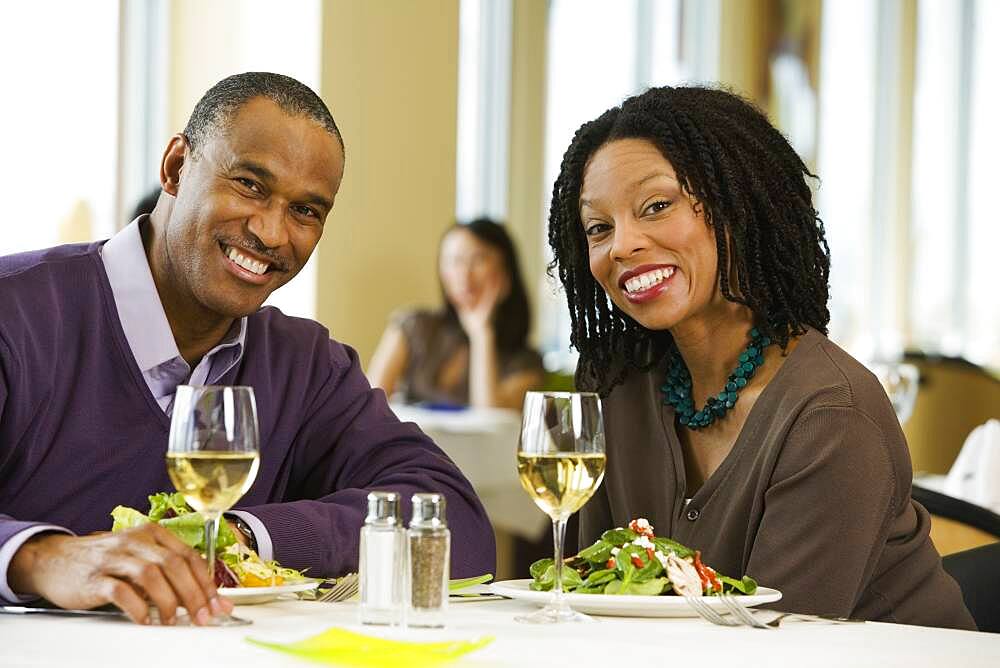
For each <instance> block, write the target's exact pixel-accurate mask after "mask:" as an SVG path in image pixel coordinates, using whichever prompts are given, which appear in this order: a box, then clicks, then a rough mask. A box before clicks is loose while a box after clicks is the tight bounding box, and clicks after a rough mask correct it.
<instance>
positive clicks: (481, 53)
mask: <svg viewBox="0 0 1000 668" xmlns="http://www.w3.org/2000/svg"><path fill="white" fill-rule="evenodd" d="M511 11H512V8H511V2H510V0H462V4H461V8H460V17H459V23H460V27H459V57H458V95H459V98H458V156H457V158H458V165H457V168H456V172H457V184H456V202H455V215H456V217H457V218H458V220H461V221H468V220H472V219H473V218H478V217H479V216H488V217H490V218H493V219H495V220H504V219H505V218H506V217H507V169H508V163H509V161H508V159H507V149H508V144H509V141H510V49H511Z"/></svg>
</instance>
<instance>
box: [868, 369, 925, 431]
mask: <svg viewBox="0 0 1000 668" xmlns="http://www.w3.org/2000/svg"><path fill="white" fill-rule="evenodd" d="M871 370H872V373H874V374H875V376H876V377H878V379H879V382H880V383H882V387H883V388H885V393H886V394H887V395H889V401H890V402H891V403H892V408H893V410H894V411H896V418H897V419H898V420H899V424H906V421H907V420H909V419H910V415H911V414H912V413H913V404H914V403H915V402H916V400H917V385H918V381H919V380H920V370H919V369H917V367H915V366H914V365H912V364H906V363H904V362H883V363H878V364H872V365H871Z"/></svg>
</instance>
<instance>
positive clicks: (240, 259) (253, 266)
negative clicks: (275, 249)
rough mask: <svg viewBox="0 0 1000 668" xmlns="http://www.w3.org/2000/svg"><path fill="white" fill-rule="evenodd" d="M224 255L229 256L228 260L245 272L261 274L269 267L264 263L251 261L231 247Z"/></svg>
mask: <svg viewBox="0 0 1000 668" xmlns="http://www.w3.org/2000/svg"><path fill="white" fill-rule="evenodd" d="M226 255H227V256H229V259H230V260H232V261H233V262H235V263H236V264H238V265H240V266H241V267H243V268H244V269H246V270H247V271H252V272H253V273H255V274H263V273H264V272H265V271H267V268H268V267H269V266H270V265H269V264H268V263H266V262H257V260H251V259H250V258H248V257H246V256H245V255H242V254H241V253H240V252H239V251H237V250H236V249H235V248H233V247H232V246H230V247H229V250H227V251H226Z"/></svg>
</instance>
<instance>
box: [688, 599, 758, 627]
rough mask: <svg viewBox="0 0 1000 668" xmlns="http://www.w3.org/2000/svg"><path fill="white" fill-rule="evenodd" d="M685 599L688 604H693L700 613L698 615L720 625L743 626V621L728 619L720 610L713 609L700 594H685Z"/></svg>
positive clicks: (692, 607) (692, 606)
mask: <svg viewBox="0 0 1000 668" xmlns="http://www.w3.org/2000/svg"><path fill="white" fill-rule="evenodd" d="M684 600H685V601H687V604H688V605H689V606H691V609H692V610H694V611H695V612H697V613H698V616H699V617H701V618H702V619H704V620H705V621H707V622H711V623H712V624H716V625H718V626H742V625H743V622H739V621H736V620H735V619H726V618H725V617H723V616H722V615H720V614H719V613H718V612H716V611H715V610H713V609H712V607H711V606H710V605H708V604H707V603H705V602H704V601H703V600H701V597H700V596H685V597H684Z"/></svg>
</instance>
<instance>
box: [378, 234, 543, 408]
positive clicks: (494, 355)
mask: <svg viewBox="0 0 1000 668" xmlns="http://www.w3.org/2000/svg"><path fill="white" fill-rule="evenodd" d="M438 264H439V272H440V278H441V288H442V292H443V293H444V306H443V307H442V308H441V309H440V310H439V311H421V310H415V311H407V312H404V313H402V314H399V315H397V316H395V317H394V318H393V319H392V321H391V323H390V325H389V327H388V329H387V330H386V332H385V334H384V335H383V336H382V341H381V342H380V343H379V345H378V348H377V349H376V351H375V355H374V357H373V358H372V361H371V364H370V365H369V374H368V375H369V380H370V381H371V384H372V385H373V386H375V387H381V388H382V389H384V390H385V392H386V394H389V395H391V394H392V393H393V392H394V391H396V390H397V389H398V390H399V392H400V394H401V395H402V399H403V401H406V402H407V403H419V402H426V403H432V404H446V405H458V406H464V405H471V406H474V407H481V408H513V409H520V408H521V404H522V403H523V402H524V394H525V392H527V391H528V390H530V389H533V388H535V387H538V386H539V385H540V384H541V383H542V380H543V374H544V368H543V367H542V361H541V358H540V357H539V355H538V353H536V352H535V351H534V350H532V349H531V348H529V347H528V343H527V338H528V330H529V329H530V327H531V315H530V308H529V306H528V297H527V295H526V294H525V291H524V283H523V281H522V280H521V274H520V271H519V270H518V263H517V255H516V253H515V251H514V244H513V242H512V241H511V239H510V237H509V236H508V235H507V232H506V231H504V228H503V226H502V225H499V224H497V223H495V222H493V221H491V220H487V219H485V218H480V219H477V220H474V221H472V222H471V223H468V224H464V225H455V226H454V227H452V228H450V229H449V230H448V231H447V232H446V233H445V235H444V237H443V238H442V240H441V250H440V256H439V262H438Z"/></svg>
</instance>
